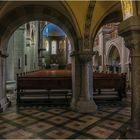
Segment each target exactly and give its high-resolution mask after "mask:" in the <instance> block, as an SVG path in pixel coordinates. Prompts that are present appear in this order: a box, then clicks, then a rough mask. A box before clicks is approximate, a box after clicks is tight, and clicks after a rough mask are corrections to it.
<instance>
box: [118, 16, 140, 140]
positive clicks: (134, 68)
mask: <svg viewBox="0 0 140 140" xmlns="http://www.w3.org/2000/svg"><path fill="white" fill-rule="evenodd" d="M119 34H120V35H121V36H123V37H124V40H125V46H126V47H128V48H129V50H130V57H131V87H132V90H131V92H132V98H131V124H130V130H128V131H127V133H126V137H127V138H140V17H131V18H129V19H127V20H125V21H123V22H122V23H121V24H120V25H119Z"/></svg>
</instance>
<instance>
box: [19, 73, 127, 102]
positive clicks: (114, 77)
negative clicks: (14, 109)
mask: <svg viewBox="0 0 140 140" xmlns="http://www.w3.org/2000/svg"><path fill="white" fill-rule="evenodd" d="M54 73H55V72H53V75H52V76H50V74H51V73H50V71H43V72H42V71H38V72H34V73H31V74H27V75H20V76H19V75H17V104H19V103H20V101H21V96H22V95H25V94H32V92H34V91H35V92H36V93H37V94H40V92H42V93H44V94H46V95H47V97H48V99H49V98H50V97H51V96H53V93H56V92H55V91H60V92H57V93H58V94H57V95H61V93H62V94H63V95H64V96H65V98H66V100H67V96H68V93H69V92H68V91H71V90H72V78H71V72H70V71H67V72H66V73H65V76H63V77H62V72H61V71H60V72H58V75H59V76H58V75H55V74H54ZM45 74H46V75H45ZM43 76H45V77H43ZM57 76H58V77H57ZM93 89H94V91H95V90H98V93H99V94H101V93H102V89H115V90H117V92H118V97H119V99H122V98H123V97H125V96H126V90H125V89H126V74H112V73H110V74H108V73H93ZM33 90H34V91H33ZM62 91H64V92H62ZM54 95H55V94H54Z"/></svg>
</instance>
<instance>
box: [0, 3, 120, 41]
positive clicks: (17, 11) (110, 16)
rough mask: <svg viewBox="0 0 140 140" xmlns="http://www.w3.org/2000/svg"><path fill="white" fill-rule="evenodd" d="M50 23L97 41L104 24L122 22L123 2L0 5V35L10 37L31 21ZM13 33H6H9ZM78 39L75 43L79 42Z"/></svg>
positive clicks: (78, 36)
mask: <svg viewBox="0 0 140 140" xmlns="http://www.w3.org/2000/svg"><path fill="white" fill-rule="evenodd" d="M41 19H42V20H45V19H46V20H49V21H51V22H53V23H55V24H57V25H58V26H60V27H61V28H62V29H64V31H66V33H67V30H68V32H71V37H75V38H76V39H80V38H85V39H86V38H94V37H95V35H96V33H97V30H98V29H99V27H100V26H101V25H103V24H105V23H108V22H113V21H121V20H122V11H121V3H120V1H89V0H86V1H80V0H78V1H48V0H47V1H27V0H26V1H17V2H14V1H3V2H0V36H6V35H7V33H9V34H11V33H12V32H13V31H14V30H15V29H16V28H18V27H19V26H20V25H21V24H24V23H25V22H28V21H31V20H41ZM9 28H10V29H11V28H12V30H11V31H7V30H10V29H9ZM76 39H75V41H76Z"/></svg>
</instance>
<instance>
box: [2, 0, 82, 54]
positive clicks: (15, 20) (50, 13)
mask: <svg viewBox="0 0 140 140" xmlns="http://www.w3.org/2000/svg"><path fill="white" fill-rule="evenodd" d="M11 3H12V2H11ZM21 3H22V2H21ZM58 3H59V4H60V5H61V7H63V5H62V3H61V2H58ZM47 4H48V5H49V6H48V5H47ZM63 10H65V11H66V8H63V9H62V11H63ZM71 16H72V15H69V13H68V11H66V15H64V14H63V13H61V12H60V11H58V9H56V8H55V7H54V6H52V5H51V6H50V3H49V2H45V3H41V2H40V3H39V4H38V2H32V3H28V2H23V5H20V6H19V7H16V8H13V9H10V11H9V12H7V13H6V14H5V15H4V16H3V17H2V18H1V20H0V27H1V29H0V39H1V50H4V51H6V46H7V43H8V40H9V38H10V36H11V35H12V33H13V32H14V31H15V30H16V29H17V28H18V27H19V26H21V25H22V24H24V23H27V22H30V21H33V20H42V21H49V22H52V23H54V24H56V25H58V26H59V27H60V28H62V29H63V30H64V31H65V32H66V34H67V35H68V37H69V39H70V41H71V44H72V47H73V50H75V49H76V50H79V48H78V43H79V42H78V40H79V38H81V35H80V31H77V29H76V28H75V26H74V23H73V21H72V20H71V18H70V17H71Z"/></svg>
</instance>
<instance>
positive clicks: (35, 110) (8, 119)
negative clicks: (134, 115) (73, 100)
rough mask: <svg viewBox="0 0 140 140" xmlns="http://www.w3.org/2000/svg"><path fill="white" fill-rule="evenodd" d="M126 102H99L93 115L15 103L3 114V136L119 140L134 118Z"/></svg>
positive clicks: (0, 120)
mask: <svg viewBox="0 0 140 140" xmlns="http://www.w3.org/2000/svg"><path fill="white" fill-rule="evenodd" d="M129 96H130V95H128V97H129ZM127 99H128V98H127ZM127 99H126V100H125V102H126V101H127ZM125 102H124V101H122V102H120V101H113V102H108V103H99V104H98V111H97V112H96V113H92V114H82V113H78V112H74V111H71V110H70V109H69V107H59V106H54V107H47V106H32V107H28V106H26V107H23V106H21V107H19V108H17V107H16V105H15V104H14V102H12V105H11V107H9V108H8V109H7V110H6V111H4V112H3V113H0V139H98V138H99V139H112V138H115V139H118V138H120V135H122V134H123V133H124V132H125V130H126V128H127V127H128V125H129V121H130V112H131V108H130V105H129V103H128V102H127V103H125ZM122 136H123V135H122ZM122 138H123V137H122Z"/></svg>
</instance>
